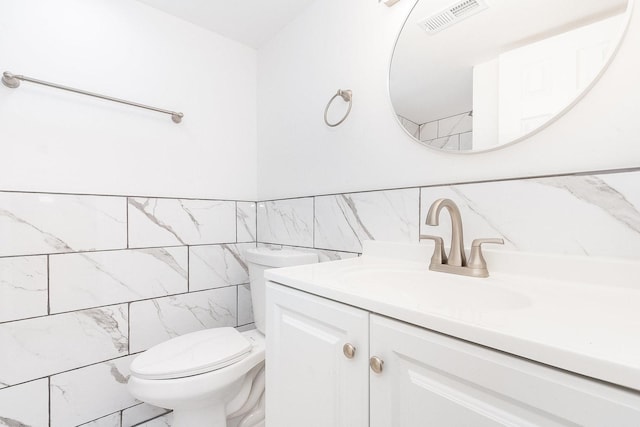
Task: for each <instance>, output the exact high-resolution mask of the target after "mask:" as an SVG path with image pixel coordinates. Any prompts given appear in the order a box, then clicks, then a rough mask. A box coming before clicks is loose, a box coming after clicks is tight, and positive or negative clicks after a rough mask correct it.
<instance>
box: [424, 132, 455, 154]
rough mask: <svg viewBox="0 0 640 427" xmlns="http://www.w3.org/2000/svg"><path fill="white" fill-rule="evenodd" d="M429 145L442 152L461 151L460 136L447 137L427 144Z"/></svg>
mask: <svg viewBox="0 0 640 427" xmlns="http://www.w3.org/2000/svg"><path fill="white" fill-rule="evenodd" d="M427 145H429V146H431V147H434V148H438V149H440V150H448V151H458V150H459V149H460V135H451V136H445V137H442V138H438V139H434V140H433V141H429V142H427Z"/></svg>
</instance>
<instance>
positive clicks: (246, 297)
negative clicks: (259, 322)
mask: <svg viewBox="0 0 640 427" xmlns="http://www.w3.org/2000/svg"><path fill="white" fill-rule="evenodd" d="M249 323H253V306H252V304H251V287H250V286H249V285H248V284H247V285H240V286H238V325H247V324H249Z"/></svg>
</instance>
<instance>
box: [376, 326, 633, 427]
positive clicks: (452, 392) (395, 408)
mask: <svg viewBox="0 0 640 427" xmlns="http://www.w3.org/2000/svg"><path fill="white" fill-rule="evenodd" d="M370 328H371V329H370V333H371V335H370V340H371V343H370V346H371V351H370V352H371V356H377V357H379V358H380V359H382V360H383V361H384V364H383V370H382V372H381V373H380V374H376V373H373V372H372V373H371V379H370V383H371V384H370V386H371V390H370V393H371V403H370V404H371V414H370V419H371V427H429V426H434V427H449V426H451V427H467V426H468V427H485V426H531V427H533V426H593V427H596V426H598V427H603V426H616V427H623V426H629V427H638V426H640V395H638V394H637V393H632V392H630V391H627V390H624V389H622V388H618V387H615V386H612V385H608V384H604V383H601V382H597V381H594V380H590V379H587V378H584V377H581V376H578V375H573V374H569V373H566V372H564V371H561V370H558V369H555V368H551V367H548V366H545V365H541V364H538V363H534V362H531V361H528V360H525V359H521V358H518V357H515V356H511V355H507V354H505V353H502V352H499V351H495V350H490V349H487V348H485V347H481V346H478V345H475V344H471V343H468V342H466V341H461V340H458V339H455V338H451V337H447V336H444V335H441V334H438V333H435V332H431V331H428V330H425V329H421V328H418V327H415V326H411V325H407V324H405V323H401V322H398V321H395V320H390V319H387V318H383V317H380V316H376V315H373V314H372V315H371V326H370Z"/></svg>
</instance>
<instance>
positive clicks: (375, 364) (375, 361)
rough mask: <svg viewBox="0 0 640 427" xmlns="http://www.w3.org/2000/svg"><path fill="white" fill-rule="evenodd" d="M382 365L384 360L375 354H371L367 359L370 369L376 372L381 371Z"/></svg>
mask: <svg viewBox="0 0 640 427" xmlns="http://www.w3.org/2000/svg"><path fill="white" fill-rule="evenodd" d="M382 365H384V360H382V359H380V358H379V357H377V356H373V357H372V358H371V359H369V366H371V370H372V371H373V372H375V373H376V374H379V373H381V372H382Z"/></svg>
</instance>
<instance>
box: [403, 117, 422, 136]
mask: <svg viewBox="0 0 640 427" xmlns="http://www.w3.org/2000/svg"><path fill="white" fill-rule="evenodd" d="M398 120H399V121H400V124H401V125H402V127H404V128H405V129H406V130H407V132H409V134H410V135H411V136H413V137H414V138H419V137H420V125H419V124H418V123H415V122H412V121H411V120H409V119H405V118H404V117H402V116H398Z"/></svg>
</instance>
